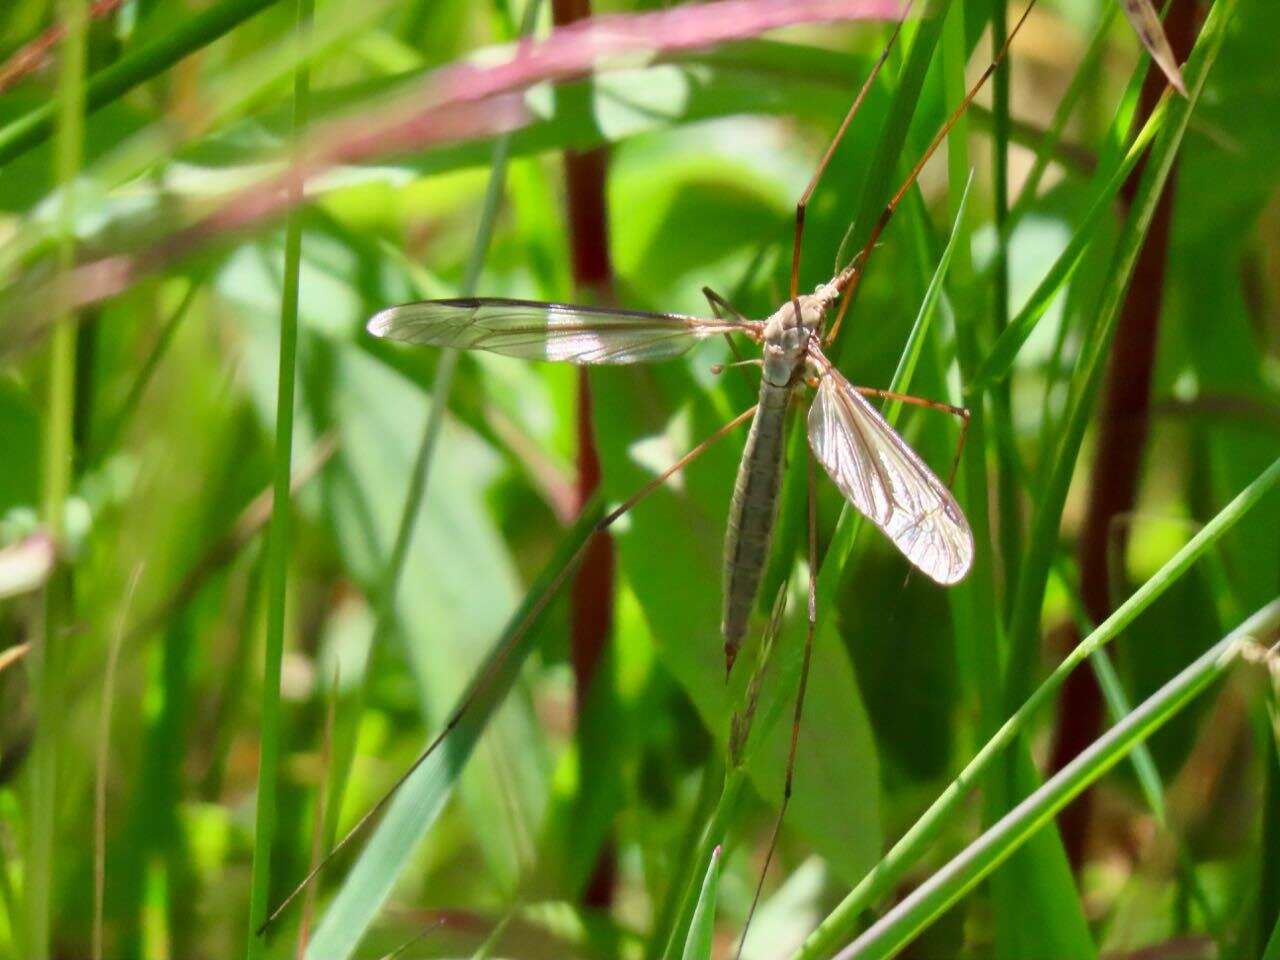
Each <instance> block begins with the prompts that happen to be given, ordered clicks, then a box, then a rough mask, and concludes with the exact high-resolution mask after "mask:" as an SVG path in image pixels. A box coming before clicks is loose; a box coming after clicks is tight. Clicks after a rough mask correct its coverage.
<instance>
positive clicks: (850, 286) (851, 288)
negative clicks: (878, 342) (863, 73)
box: [823, 0, 1036, 344]
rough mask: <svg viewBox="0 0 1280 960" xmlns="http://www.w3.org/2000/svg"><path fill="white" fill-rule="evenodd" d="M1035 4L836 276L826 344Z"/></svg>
mask: <svg viewBox="0 0 1280 960" xmlns="http://www.w3.org/2000/svg"><path fill="white" fill-rule="evenodd" d="M997 2H1003V0H997ZM1035 4H1036V0H1030V3H1028V4H1027V8H1026V9H1025V10H1023V11H1022V16H1021V17H1019V18H1018V22H1017V23H1016V24H1014V27H1013V29H1012V30H1011V31H1009V36H1008V37H1007V38H1006V39H1005V42H1004V45H1003V46H1002V47H1001V48H1000V50H999V52H997V53H996V55H995V58H994V59H993V60H992V61H991V62H990V63H989V64H987V68H986V69H985V70H983V71H982V76H981V77H979V78H978V82H977V83H975V84H974V85H973V86H972V87H970V88H969V92H968V93H966V94H965V96H964V99H963V100H961V101H960V104H959V106H957V107H956V109H955V111H954V112H952V114H951V116H950V117H948V118H947V122H946V123H944V124H943V125H942V129H941V130H939V131H938V132H937V134H935V135H934V138H933V140H932V141H931V142H930V143H929V146H928V148H927V149H926V150H925V152H924V154H923V155H922V156H921V157H920V159H919V160H917V161H916V165H915V166H914V167H912V168H911V172H910V173H909V174H907V178H906V180H904V181H903V182H902V186H900V187H899V188H898V192H897V193H895V194H894V195H893V196H892V197H891V198H890V200H889V202H888V203H886V204H885V206H884V209H883V210H882V211H880V218H879V219H878V220H877V221H876V224H875V226H874V227H872V228H871V235H870V236H869V237H867V242H866V244H865V245H864V246H863V248H862V251H861V253H860V254H859V255H858V256H856V257H854V258H853V259H852V260H851V261H849V265H848V266H847V267H845V268H844V269H843V270H841V271H840V273H839V274H837V275H836V279H835V285H836V289H837V290H840V291H841V292H842V293H843V294H844V297H843V298H842V299H841V301H840V309H839V311H837V313H836V319H835V322H834V323H833V324H832V325H831V330H830V331H829V332H828V333H827V336H826V338H825V339H824V341H823V342H824V343H826V344H830V343H832V342H833V341H834V340H835V338H836V334H837V333H839V331H840V324H841V323H843V322H844V315H845V313H847V312H848V310H849V306H850V304H852V303H853V299H854V297H855V295H856V294H857V290H858V284H859V283H860V282H861V280H862V275H863V274H864V273H865V272H866V266H867V259H868V258H869V256H870V254H871V250H872V249H873V248H874V247H875V245H876V241H878V240H879V239H880V234H882V233H884V228H885V227H887V226H888V225H889V221H890V219H892V217H893V214H894V211H896V210H897V209H898V205H899V204H900V203H902V198H903V197H905V196H906V195H907V191H908V190H910V189H911V186H912V184H914V183H915V182H916V178H917V177H919V176H920V171H921V170H923V169H924V165H925V164H926V163H928V161H929V158H930V157H932V156H933V154H934V151H935V150H937V149H938V147H939V146H940V145H941V143H942V141H943V140H944V139H945V138H946V136H947V133H948V132H950V130H951V128H952V127H953V126H955V122H956V121H957V120H959V119H960V116H961V115H962V114H963V113H964V112H965V110H967V109H968V108H969V104H970V103H972V102H973V98H974V97H976V96H977V95H978V91H979V90H981V89H982V86H983V84H985V83H986V82H987V78H988V77H990V76H991V74H992V73H994V72H995V69H996V67H998V66H1000V63H1001V61H1003V60H1004V58H1005V56H1006V55H1007V54H1008V52H1009V46H1010V44H1012V43H1013V38H1014V37H1016V36H1017V35H1018V31H1019V30H1021V29H1022V25H1023V24H1024V23H1026V20H1027V15H1028V14H1029V13H1031V8H1032V7H1034V6H1035Z"/></svg>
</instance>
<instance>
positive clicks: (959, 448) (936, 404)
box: [853, 387, 970, 487]
mask: <svg viewBox="0 0 1280 960" xmlns="http://www.w3.org/2000/svg"><path fill="white" fill-rule="evenodd" d="M853 389H855V390H857V391H858V392H859V393H860V394H862V395H863V396H864V397H879V398H880V399H881V400H897V401H899V402H901V403H911V404H914V405H915V406H917V407H925V408H926V409H929V410H941V411H942V412H943V413H949V414H951V415H952V416H953V417H959V418H960V440H959V441H958V442H957V443H956V455H955V456H954V457H953V458H952V460H951V471H950V473H948V474H947V486H948V487H950V486H951V484H952V483H953V482H955V479H956V470H957V469H958V468H959V466H960V455H961V454H962V453H964V442H965V440H966V439H968V437H969V416H970V415H969V409H968V408H967V407H953V406H952V405H951V404H949V403H943V402H942V401H941V400H928V399H926V398H924V397H917V396H913V395H912V394H909V393H894V392H893V391H892V390H879V389H877V388H875V387H854V388H853Z"/></svg>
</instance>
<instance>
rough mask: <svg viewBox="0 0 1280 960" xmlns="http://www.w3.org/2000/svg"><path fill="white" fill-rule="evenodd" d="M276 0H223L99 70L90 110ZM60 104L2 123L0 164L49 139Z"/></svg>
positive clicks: (88, 90) (87, 90)
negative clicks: (3, 124)
mask: <svg viewBox="0 0 1280 960" xmlns="http://www.w3.org/2000/svg"><path fill="white" fill-rule="evenodd" d="M275 2H276V0H222V2H221V3H218V4H215V5H214V6H212V7H209V8H208V9H207V10H202V11H201V12H200V13H198V14H196V15H195V16H194V17H191V18H190V19H189V20H187V21H185V22H184V23H182V24H181V25H180V26H178V27H176V28H175V29H172V30H166V31H164V32H162V33H160V35H159V37H158V39H156V40H155V41H153V42H152V43H149V44H147V45H146V46H144V47H142V48H140V49H138V50H134V51H131V52H130V53H128V54H126V55H125V56H123V57H121V58H120V59H119V60H117V61H116V62H115V63H113V64H111V66H109V67H106V68H105V69H103V70H100V71H99V72H98V73H95V74H94V75H93V76H92V77H90V78H89V82H88V83H87V84H85V85H84V101H83V105H82V107H81V109H82V111H84V112H85V113H92V112H93V111H95V110H98V109H100V108H102V107H104V106H106V105H107V104H109V103H111V102H112V101H114V100H117V99H118V98H120V97H122V96H124V94H126V93H128V92H129V91H130V90H132V89H133V88H134V87H136V86H138V84H140V83H143V82H145V81H147V80H149V79H151V78H152V77H155V76H157V75H159V74H161V73H163V72H164V71H165V70H167V69H169V67H171V66H173V65H174V64H175V63H177V62H178V61H179V60H181V59H182V58H183V57H185V56H187V55H188V54H191V53H194V52H195V51H197V50H201V49H203V48H204V47H207V46H208V45H209V44H211V43H213V42H214V41H215V40H217V39H218V38H219V37H221V36H224V35H225V34H227V33H229V32H230V31H232V30H234V29H235V28H236V27H238V26H239V25H240V24H241V23H243V22H244V21H245V20H247V19H249V18H250V17H252V16H253V15H254V14H255V13H257V12H258V11H260V10H263V9H265V8H266V7H269V6H271V5H272V4H273V3H275ZM55 111H56V104H54V103H46V104H42V105H41V106H39V107H37V108H36V109H35V110H32V111H31V112H30V113H27V114H26V115H24V116H22V117H19V118H18V119H17V120H14V121H12V122H10V123H8V124H6V125H5V126H4V127H3V128H0V165H3V164H6V163H8V162H9V161H10V160H13V159H14V158H15V157H19V156H21V155H22V154H23V153H25V152H26V151H28V150H30V149H31V148H32V147H36V146H39V145H40V144H42V143H44V141H45V140H47V139H48V138H49V136H50V134H52V132H53V126H54V121H55Z"/></svg>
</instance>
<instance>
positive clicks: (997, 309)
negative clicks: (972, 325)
mask: <svg viewBox="0 0 1280 960" xmlns="http://www.w3.org/2000/svg"><path fill="white" fill-rule="evenodd" d="M1008 33H1009V28H1008V22H1007V11H1006V10H1005V0H995V2H994V3H992V4H991V47H992V49H993V50H999V49H1001V48H1002V47H1003V46H1004V43H1005V39H1006V38H1007V36H1008ZM1012 60H1013V51H1012V50H1010V51H1009V52H1008V53H1007V54H1006V55H1005V56H1004V58H1003V59H1002V60H1001V61H1000V63H999V64H998V65H997V66H996V70H995V73H994V74H993V75H992V77H991V109H992V114H993V119H994V124H993V127H992V133H993V135H994V136H993V138H992V139H993V142H992V156H991V177H992V204H993V208H994V214H995V215H994V218H993V219H994V221H995V228H996V248H995V254H994V259H993V263H992V276H991V284H992V289H991V297H992V306H993V308H994V309H993V311H992V321H993V323H992V326H993V329H994V333H995V336H997V337H999V336H1000V335H1001V334H1002V333H1004V331H1005V329H1006V328H1007V327H1008V326H1009V236H1008V229H1007V227H1008V221H1009V72H1010V70H1011V69H1012ZM990 400H991V408H990V411H989V415H990V421H991V430H992V433H993V434H994V436H995V438H996V441H997V442H996V444H995V462H996V468H997V469H996V518H997V521H998V523H997V535H998V538H999V543H1000V556H1001V558H1003V560H1004V565H1005V570H1006V571H1008V570H1009V569H1011V568H1012V566H1013V564H1014V558H1015V557H1019V556H1021V555H1022V529H1021V526H1022V519H1021V511H1020V510H1019V507H1018V501H1019V497H1018V481H1017V477H1016V475H1015V470H1014V466H1013V456H1014V455H1013V453H1012V452H1011V451H1012V450H1013V448H1014V446H1015V444H1016V437H1015V436H1014V431H1013V410H1012V406H1011V404H1012V400H1011V387H1010V384H1009V383H1008V381H1005V382H1004V383H1001V384H999V385H998V386H997V387H995V388H994V389H993V390H992V391H991V394H990ZM1008 587H1009V584H1008V583H1006V584H1005V588H1006V592H1005V595H1004V599H1005V602H1006V604H1007V603H1008V602H1009V600H1010V599H1011V597H1012V593H1011V592H1010V591H1009V590H1008Z"/></svg>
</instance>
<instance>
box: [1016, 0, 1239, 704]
mask: <svg viewBox="0 0 1280 960" xmlns="http://www.w3.org/2000/svg"><path fill="white" fill-rule="evenodd" d="M1235 7H1236V0H1218V2H1217V3H1215V4H1214V6H1213V10H1212V11H1211V12H1210V14H1209V16H1208V18H1207V19H1206V21H1205V25H1204V28H1203V30H1202V31H1201V35H1200V39H1199V40H1198V42H1197V43H1196V47H1195V50H1194V51H1193V53H1192V56H1191V59H1190V61H1189V62H1188V65H1187V67H1188V68H1187V76H1188V78H1189V81H1190V87H1191V91H1192V93H1191V97H1190V98H1189V99H1187V100H1181V99H1179V100H1175V101H1172V102H1170V104H1169V107H1168V110H1169V119H1168V121H1167V123H1166V125H1165V127H1164V129H1163V130H1162V131H1161V132H1160V135H1159V137H1158V139H1157V141H1156V143H1155V144H1154V145H1153V147H1152V148H1151V153H1150V155H1149V157H1148V162H1147V167H1146V172H1145V174H1144V177H1143V182H1142V187H1141V188H1140V190H1139V193H1138V196H1137V197H1136V198H1135V200H1134V203H1133V206H1132V212H1131V213H1130V216H1129V218H1128V220H1127V221H1126V223H1125V226H1124V229H1123V232H1122V233H1121V236H1120V239H1119V241H1118V245H1117V250H1116V255H1115V257H1114V260H1113V267H1112V270H1111V273H1110V275H1109V277H1108V279H1107V281H1106V283H1105V284H1104V287H1103V294H1102V304H1101V307H1100V309H1099V311H1098V319H1097V321H1096V323H1095V325H1094V329H1093V332H1092V336H1091V337H1090V338H1089V342H1088V343H1087V344H1086V346H1085V348H1084V354H1083V355H1082V356H1081V357H1080V359H1079V361H1078V363H1077V365H1076V370H1077V372H1076V376H1075V380H1074V383H1073V389H1072V392H1071V397H1070V399H1069V401H1068V405H1067V412H1066V414H1065V415H1064V418H1063V423H1062V426H1061V429H1060V430H1059V431H1058V433H1059V436H1060V437H1061V439H1060V441H1059V444H1058V449H1057V451H1056V453H1055V455H1054V457H1053V467H1052V469H1051V470H1050V473H1049V476H1048V477H1047V480H1046V482H1045V483H1044V485H1043V486H1042V493H1041V496H1040V500H1039V502H1038V503H1037V504H1036V510H1035V516H1034V520H1033V523H1032V533H1031V538H1030V541H1029V542H1028V545H1027V551H1026V555H1025V557H1024V559H1023V563H1022V567H1021V570H1020V571H1019V574H1018V584H1017V591H1016V594H1015V597H1014V603H1013V610H1012V614H1011V617H1010V627H1009V664H1008V669H1007V671H1006V679H1005V702H1006V705H1007V706H1009V707H1010V708H1012V707H1016V705H1017V704H1018V703H1019V702H1021V701H1022V700H1023V699H1024V698H1025V696H1026V691H1027V689H1028V687H1029V685H1030V682H1031V674H1032V668H1033V665H1034V661H1035V656H1036V650H1037V648H1038V645H1037V643H1036V638H1037V637H1038V635H1039V623H1040V608H1041V606H1042V602H1043V599H1044V588H1045V583H1046V581H1047V578H1048V572H1049V566H1050V564H1051V562H1052V559H1053V555H1054V553H1055V552H1056V550H1057V546H1058V529H1059V526H1060V524H1061V518H1062V510H1063V506H1064V504H1065V502H1066V496H1067V488H1068V487H1069V486H1070V483H1071V476H1072V473H1073V472H1074V469H1075V466H1076V461H1077V458H1078V455H1079V451H1080V445H1081V443H1082V441H1083V439H1084V433H1085V429H1086V427H1087V426H1088V421H1089V413H1090V411H1091V410H1092V406H1093V399H1094V397H1095V396H1096V394H1097V388H1098V385H1099V383H1100V380H1101V377H1102V373H1103V370H1104V368H1105V363H1104V361H1105V359H1106V357H1107V353H1108V347H1109V346H1110V343H1111V334H1112V333H1113V332H1114V330H1115V325H1116V322H1117V320H1118V318H1119V315H1120V308H1121V306H1122V305H1123V303H1124V295H1125V291H1126V290H1127V289H1128V286H1129V279H1130V275H1131V273H1132V271H1133V266H1134V263H1135V262H1136V261H1137V257H1138V251H1139V250H1140V249H1141V248H1142V244H1143V240H1144V239H1145V237H1146V235H1147V228H1148V227H1149V226H1150V224H1151V219H1152V217H1153V215H1154V214H1155V209H1156V205H1157V203H1158V201H1159V198H1160V194H1161V192H1162V190H1163V188H1164V185H1165V183H1166V181H1167V180H1168V177H1169V172H1170V170H1171V169H1172V167H1173V161H1174V158H1175V156H1176V155H1177V152H1178V148H1179V146H1181V144H1182V137H1183V134H1184V133H1185V132H1186V129H1187V124H1188V122H1189V120H1190V118H1191V111H1192V110H1193V109H1194V107H1195V105H1196V103H1197V102H1198V101H1199V99H1200V95H1201V93H1202V92H1203V90H1204V85H1205V81H1206V80H1207V78H1208V75H1209V70H1210V68H1211V67H1212V66H1213V62H1214V60H1215V59H1216V58H1217V55H1218V51H1219V50H1220V49H1221V48H1222V41H1223V39H1224V38H1225V36H1226V27H1227V24H1228V23H1229V22H1230V20H1231V16H1232V14H1233V13H1234V11H1235Z"/></svg>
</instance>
